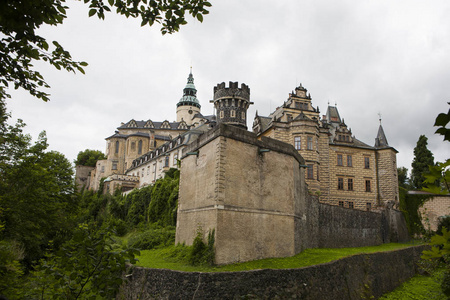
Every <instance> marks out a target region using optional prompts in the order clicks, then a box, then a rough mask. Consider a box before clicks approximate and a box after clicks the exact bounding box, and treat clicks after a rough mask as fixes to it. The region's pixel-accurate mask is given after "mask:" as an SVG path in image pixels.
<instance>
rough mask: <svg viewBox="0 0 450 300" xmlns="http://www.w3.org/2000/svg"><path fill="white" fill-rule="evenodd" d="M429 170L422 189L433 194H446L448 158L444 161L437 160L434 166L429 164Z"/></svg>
mask: <svg viewBox="0 0 450 300" xmlns="http://www.w3.org/2000/svg"><path fill="white" fill-rule="evenodd" d="M428 168H429V172H428V173H424V174H423V176H424V177H425V181H424V187H423V190H424V191H426V192H430V193H433V194H441V195H447V194H448V193H449V191H450V159H447V161H446V162H443V163H441V162H437V163H436V165H435V166H431V165H430V166H429V167H428Z"/></svg>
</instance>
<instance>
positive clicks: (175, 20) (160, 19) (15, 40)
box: [0, 0, 211, 101]
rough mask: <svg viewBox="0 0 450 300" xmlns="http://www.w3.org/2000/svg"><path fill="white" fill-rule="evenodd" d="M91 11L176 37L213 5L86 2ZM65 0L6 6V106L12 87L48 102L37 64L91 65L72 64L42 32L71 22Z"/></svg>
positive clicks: (0, 17)
mask: <svg viewBox="0 0 450 300" xmlns="http://www.w3.org/2000/svg"><path fill="white" fill-rule="evenodd" d="M83 1H84V3H86V4H88V5H89V8H90V9H89V16H90V17H92V16H94V15H97V17H98V18H99V19H104V18H105V12H110V11H111V10H112V9H114V10H115V11H116V13H117V14H120V15H124V16H125V17H127V18H128V17H133V18H141V26H145V25H150V26H152V25H153V24H154V23H155V22H156V23H159V24H161V32H162V34H166V33H173V32H176V31H178V30H179V29H180V26H181V25H184V24H186V23H187V22H186V19H185V15H192V16H193V17H194V18H197V20H199V21H200V22H202V21H203V16H204V15H206V14H208V10H207V9H206V8H207V7H210V6H211V4H210V3H209V2H208V1H207V0H170V1H167V0H135V1H131V0H108V3H107V4H106V3H104V2H103V1H101V0H83ZM64 3H65V0H26V1H24V0H22V1H20V0H18V1H0V32H1V33H2V37H1V39H0V100H2V99H5V98H10V97H11V96H10V95H9V94H8V93H7V91H6V90H7V89H8V87H9V85H10V84H11V85H12V86H13V87H14V88H15V89H18V88H22V89H25V90H26V91H28V92H29V93H30V94H31V95H33V96H35V97H37V98H40V99H42V100H44V101H48V100H49V94H48V93H46V92H44V91H42V90H41V88H42V87H44V88H49V87H50V86H49V85H48V84H47V83H46V82H45V80H44V77H43V76H42V75H41V74H40V73H39V72H38V71H36V70H35V69H34V66H33V63H34V62H35V61H39V60H43V61H45V62H47V63H49V64H51V65H53V66H54V67H55V68H56V69H58V70H61V69H64V70H66V71H70V72H75V71H76V70H78V71H79V72H81V73H84V69H83V67H86V66H87V63H86V62H77V61H75V60H73V59H72V57H71V55H70V53H69V52H68V51H66V50H65V49H64V48H63V46H62V45H60V44H59V43H58V42H57V41H53V42H51V43H48V42H47V40H46V39H45V38H44V37H42V36H40V35H38V34H37V33H36V30H37V29H38V28H40V27H41V26H42V25H44V24H45V25H51V26H57V25H60V24H62V23H63V21H64V19H65V18H66V17H67V15H66V11H67V9H68V7H67V6H65V5H64Z"/></svg>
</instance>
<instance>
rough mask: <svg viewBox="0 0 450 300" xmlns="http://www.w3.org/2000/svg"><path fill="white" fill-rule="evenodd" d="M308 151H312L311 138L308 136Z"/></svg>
mask: <svg viewBox="0 0 450 300" xmlns="http://www.w3.org/2000/svg"><path fill="white" fill-rule="evenodd" d="M307 147H308V150H312V149H313V146H312V136H308V145H307Z"/></svg>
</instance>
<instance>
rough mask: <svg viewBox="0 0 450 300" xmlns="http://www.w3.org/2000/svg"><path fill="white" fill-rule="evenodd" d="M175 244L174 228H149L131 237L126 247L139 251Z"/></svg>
mask: <svg viewBox="0 0 450 300" xmlns="http://www.w3.org/2000/svg"><path fill="white" fill-rule="evenodd" d="M174 243H175V227H173V226H167V227H163V228H150V229H147V230H146V231H144V232H140V233H136V234H134V235H132V236H131V237H130V238H129V240H128V245H129V246H130V247H132V248H136V249H140V250H151V249H154V248H158V247H164V246H169V245H171V244H174Z"/></svg>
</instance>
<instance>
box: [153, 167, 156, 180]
mask: <svg viewBox="0 0 450 300" xmlns="http://www.w3.org/2000/svg"><path fill="white" fill-rule="evenodd" d="M155 179H156V163H154V164H153V180H155Z"/></svg>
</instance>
